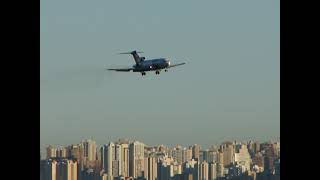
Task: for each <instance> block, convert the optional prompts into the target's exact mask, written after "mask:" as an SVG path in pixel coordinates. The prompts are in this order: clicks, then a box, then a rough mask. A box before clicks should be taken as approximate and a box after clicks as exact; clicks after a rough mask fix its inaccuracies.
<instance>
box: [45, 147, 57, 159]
mask: <svg viewBox="0 0 320 180" xmlns="http://www.w3.org/2000/svg"><path fill="white" fill-rule="evenodd" d="M55 157H57V148H55V147H53V146H51V145H50V146H48V147H47V159H50V158H55Z"/></svg>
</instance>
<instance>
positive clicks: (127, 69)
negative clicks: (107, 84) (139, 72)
mask: <svg viewBox="0 0 320 180" xmlns="http://www.w3.org/2000/svg"><path fill="white" fill-rule="evenodd" d="M107 70H109V71H122V72H129V71H131V70H133V68H114V69H107Z"/></svg>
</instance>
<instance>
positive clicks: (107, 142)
mask: <svg viewBox="0 0 320 180" xmlns="http://www.w3.org/2000/svg"><path fill="white" fill-rule="evenodd" d="M86 140H91V141H94V142H96V147H97V148H98V147H100V148H101V147H103V146H105V145H108V144H109V143H116V142H119V141H121V140H126V141H129V142H134V141H139V142H145V141H144V140H141V139H132V138H126V137H120V138H116V139H112V140H106V141H105V142H104V143H99V142H98V141H96V140H95V139H94V138H84V139H81V140H79V141H77V142H70V143H67V144H61V143H58V144H50V143H48V144H46V145H42V146H41V147H40V151H41V152H40V153H41V157H45V156H46V154H45V153H46V148H47V147H49V146H53V147H67V146H70V145H77V144H79V143H81V142H83V141H86ZM224 142H238V143H247V142H260V143H267V142H280V137H275V138H272V139H265V140H262V141H261V140H257V139H246V140H239V139H238V140H236V139H226V140H221V141H220V142H218V143H212V144H199V143H187V144H182V143H175V144H165V143H153V144H152V143H151V144H150V143H144V144H145V145H146V146H147V147H155V146H160V145H164V146H166V147H169V148H173V147H176V146H182V147H188V146H192V145H195V144H197V145H200V147H201V148H202V149H209V148H210V147H212V146H217V145H219V144H222V143H224Z"/></svg>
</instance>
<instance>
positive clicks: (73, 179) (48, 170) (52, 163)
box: [43, 159, 78, 180]
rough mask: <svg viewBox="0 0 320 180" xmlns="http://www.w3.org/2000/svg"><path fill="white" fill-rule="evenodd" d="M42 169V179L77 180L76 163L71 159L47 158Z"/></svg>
mask: <svg viewBox="0 0 320 180" xmlns="http://www.w3.org/2000/svg"><path fill="white" fill-rule="evenodd" d="M43 170H44V172H43V173H44V180H78V163H77V162H75V161H72V160H67V159H59V160H52V159H48V160H47V162H46V164H45V167H44V168H43Z"/></svg>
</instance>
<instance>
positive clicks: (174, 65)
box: [168, 63, 186, 68]
mask: <svg viewBox="0 0 320 180" xmlns="http://www.w3.org/2000/svg"><path fill="white" fill-rule="evenodd" d="M184 64H186V63H179V64H172V65H170V66H169V67H168V68H172V67H176V66H181V65H184Z"/></svg>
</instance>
